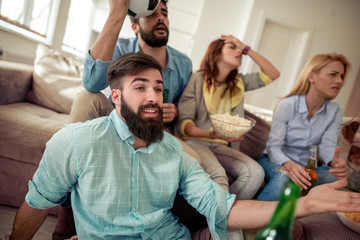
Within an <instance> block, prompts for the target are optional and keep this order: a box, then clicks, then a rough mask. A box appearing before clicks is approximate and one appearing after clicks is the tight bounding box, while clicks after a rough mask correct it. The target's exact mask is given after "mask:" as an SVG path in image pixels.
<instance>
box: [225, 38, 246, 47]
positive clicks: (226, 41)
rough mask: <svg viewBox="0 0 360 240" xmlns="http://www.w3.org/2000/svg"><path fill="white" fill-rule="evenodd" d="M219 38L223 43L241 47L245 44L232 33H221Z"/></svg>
mask: <svg viewBox="0 0 360 240" xmlns="http://www.w3.org/2000/svg"><path fill="white" fill-rule="evenodd" d="M220 39H221V40H223V41H224V43H233V44H235V45H236V46H237V47H239V48H241V49H244V47H245V46H246V44H244V43H243V42H241V41H240V40H239V39H237V38H236V37H234V36H233V35H221V38H220Z"/></svg>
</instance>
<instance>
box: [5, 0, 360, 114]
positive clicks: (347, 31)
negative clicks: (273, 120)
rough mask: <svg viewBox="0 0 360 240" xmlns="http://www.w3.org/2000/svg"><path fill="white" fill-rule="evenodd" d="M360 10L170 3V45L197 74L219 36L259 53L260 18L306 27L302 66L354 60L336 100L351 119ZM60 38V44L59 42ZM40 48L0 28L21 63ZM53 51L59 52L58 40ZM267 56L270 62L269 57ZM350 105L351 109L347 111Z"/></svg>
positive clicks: (263, 2)
mask: <svg viewBox="0 0 360 240" xmlns="http://www.w3.org/2000/svg"><path fill="white" fill-rule="evenodd" d="M69 1H70V0H65V1H64V0H62V1H61V3H62V4H68V3H69ZM107 2H108V1H107V0H96V1H95V3H97V4H98V7H99V9H103V11H102V12H101V13H100V14H99V15H98V16H99V18H102V19H94V22H95V24H94V29H95V30H96V31H100V30H101V28H102V25H103V22H104V19H103V18H104V17H106V16H107V11H108V6H107V4H108V3H107ZM359 10H360V1H358V0H316V1H313V0H302V1H294V0H271V1H268V0H222V1H219V0H196V1H193V0H170V1H169V17H170V31H171V32H170V39H169V45H171V46H173V47H175V48H176V49H178V50H180V51H182V52H184V53H185V54H187V55H188V56H189V57H190V58H191V59H192V61H193V66H194V70H197V69H198V68H199V65H200V62H201V59H202V57H203V55H204V53H205V51H206V48H207V46H208V45H209V43H210V42H211V41H212V40H215V39H217V38H219V37H220V35H221V34H232V35H234V36H236V37H238V38H240V39H241V40H243V41H244V42H245V43H247V44H249V45H250V46H252V47H253V48H254V49H255V50H256V49H257V47H258V46H257V44H258V43H259V39H258V36H259V32H258V28H259V21H260V19H261V14H265V15H266V16H267V17H268V18H269V19H273V20H275V21H277V22H281V23H284V24H290V25H296V26H302V28H304V29H306V30H309V31H311V32H312V37H311V40H310V47H309V48H308V49H307V52H306V53H304V55H305V57H304V59H301V60H300V62H301V63H300V64H301V65H304V64H305V60H307V59H309V58H310V57H311V56H313V55H315V54H317V53H327V52H335V51H336V52H339V53H343V54H344V55H345V56H346V57H347V58H348V59H349V60H350V62H351V64H352V69H351V72H350V75H349V78H348V79H347V82H346V84H345V86H344V87H343V89H342V90H341V92H340V94H339V96H338V97H337V98H336V99H335V101H337V102H339V104H340V106H341V108H342V109H343V111H345V109H349V110H348V111H350V112H347V113H346V114H348V115H350V114H353V113H354V111H355V110H354V107H353V105H354V102H353V101H352V100H353V99H355V95H354V94H355V93H357V92H358V91H359V90H360V89H359V87H360V86H359V84H355V82H356V76H357V73H358V72H360V48H359V47H358V45H359V43H360V28H359V27H358V26H357V25H358V23H359V22H360V14H359ZM66 14H67V12H66V11H63V12H62V17H61V18H60V21H59V22H58V28H57V30H56V32H58V33H61V31H64V27H65V20H64V19H66V18H65V17H66ZM56 40H58V41H60V38H56ZM36 45H37V42H34V41H31V40H28V39H24V38H21V37H19V36H18V35H16V34H13V33H10V32H7V31H4V30H2V29H0V48H2V49H3V50H5V51H4V55H5V57H6V55H8V57H11V58H12V57H15V58H17V59H19V56H21V61H23V62H27V63H29V64H31V63H32V61H33V58H34V56H35V49H36ZM54 47H55V48H58V44H56V42H55V43H54ZM57 50H60V49H59V48H58V49H57ZM266 57H268V58H269V59H270V60H272V57H271V56H266ZM296 57H297V56H294V58H296ZM251 69H252V66H251V63H250V62H249V61H248V60H246V59H244V61H243V66H242V67H241V70H242V71H245V72H246V71H250V70H251ZM357 79H359V77H358V78H357ZM357 81H359V80H357ZM256 91H258V90H256ZM351 94H353V95H352V97H350V95H351ZM348 102H349V105H348ZM248 103H250V104H251V102H248ZM350 104H352V107H349V106H350ZM356 109H360V108H359V107H357V108H356ZM359 111H360V110H358V111H357V114H359Z"/></svg>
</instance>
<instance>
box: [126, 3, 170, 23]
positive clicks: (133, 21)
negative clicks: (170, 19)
mask: <svg viewBox="0 0 360 240" xmlns="http://www.w3.org/2000/svg"><path fill="white" fill-rule="evenodd" d="M161 2H163V3H164V5H165V7H166V8H167V3H168V0H161ZM130 20H131V22H132V23H136V24H139V18H134V17H131V16H130Z"/></svg>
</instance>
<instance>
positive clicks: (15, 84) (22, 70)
mask: <svg viewBox="0 0 360 240" xmlns="http://www.w3.org/2000/svg"><path fill="white" fill-rule="evenodd" d="M32 75H33V67H32V66H29V65H25V64H21V63H13V62H7V61H0V92H1V94H0V104H8V103H15V102H23V101H25V97H26V94H27V92H28V91H29V89H30V86H31V84H32Z"/></svg>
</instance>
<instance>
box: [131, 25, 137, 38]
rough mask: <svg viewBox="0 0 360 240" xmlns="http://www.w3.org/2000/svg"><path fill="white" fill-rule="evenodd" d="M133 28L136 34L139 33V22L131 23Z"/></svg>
mask: <svg viewBox="0 0 360 240" xmlns="http://www.w3.org/2000/svg"><path fill="white" fill-rule="evenodd" d="M131 28H132V30H133V31H134V32H135V35H137V34H138V33H139V24H137V23H131Z"/></svg>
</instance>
